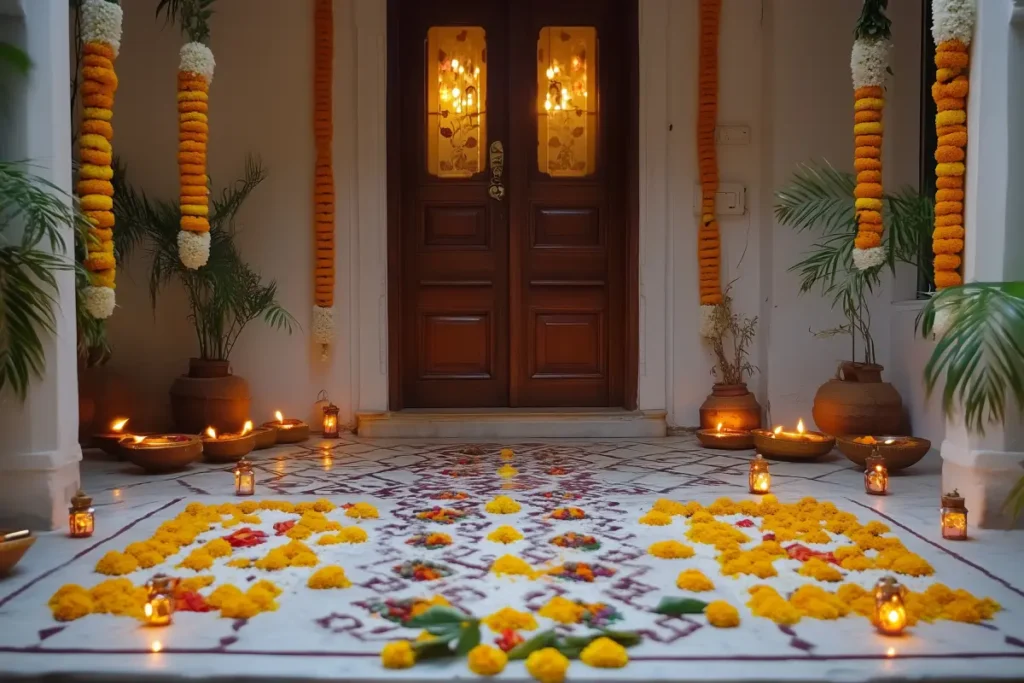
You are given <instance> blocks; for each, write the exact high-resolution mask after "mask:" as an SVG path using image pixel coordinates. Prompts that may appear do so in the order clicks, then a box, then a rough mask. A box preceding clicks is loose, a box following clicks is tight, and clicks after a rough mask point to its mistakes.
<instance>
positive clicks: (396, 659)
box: [349, 508, 416, 669]
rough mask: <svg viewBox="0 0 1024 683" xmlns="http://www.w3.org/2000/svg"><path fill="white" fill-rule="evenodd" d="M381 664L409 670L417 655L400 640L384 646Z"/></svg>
mask: <svg viewBox="0 0 1024 683" xmlns="http://www.w3.org/2000/svg"><path fill="white" fill-rule="evenodd" d="M349 509H351V508H349ZM380 663H381V664H383V665H384V668H385V669H408V668H410V667H411V666H412V665H413V664H415V663H416V654H415V653H414V652H413V650H412V645H411V644H410V643H409V641H408V640H398V641H395V642H393V643H387V644H385V645H384V649H382V650H381V651H380Z"/></svg>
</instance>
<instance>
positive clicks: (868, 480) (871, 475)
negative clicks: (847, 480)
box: [864, 446, 889, 496]
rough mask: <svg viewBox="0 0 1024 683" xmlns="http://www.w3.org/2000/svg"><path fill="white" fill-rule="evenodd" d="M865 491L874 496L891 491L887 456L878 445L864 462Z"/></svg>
mask: <svg viewBox="0 0 1024 683" xmlns="http://www.w3.org/2000/svg"><path fill="white" fill-rule="evenodd" d="M864 465H865V469H864V491H865V492H867V493H870V494H871V495H873V496H884V495H886V494H888V493H889V469H888V468H887V467H886V466H885V458H883V457H882V454H881V453H880V452H879V450H878V446H875V448H874V449H873V450H872V451H871V455H869V456H868V459H867V460H866V461H865V462H864Z"/></svg>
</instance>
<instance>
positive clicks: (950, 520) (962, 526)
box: [942, 489, 967, 541]
mask: <svg viewBox="0 0 1024 683" xmlns="http://www.w3.org/2000/svg"><path fill="white" fill-rule="evenodd" d="M942 537H943V538H945V539H946V540H949V541H966V540H967V506H966V505H965V504H964V499H963V496H961V495H960V493H959V492H958V491H957V490H956V489H953V493H947V494H946V495H944V496H942Z"/></svg>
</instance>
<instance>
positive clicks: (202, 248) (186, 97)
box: [178, 41, 216, 270]
mask: <svg viewBox="0 0 1024 683" xmlns="http://www.w3.org/2000/svg"><path fill="white" fill-rule="evenodd" d="M178 54H179V57H180V60H181V61H180V63H179V66H178V174H179V182H180V193H181V197H180V200H179V205H180V208H181V231H180V232H179V233H178V255H179V256H180V257H181V262H182V263H183V264H184V265H185V267H186V268H191V269H193V270H195V269H196V268H202V267H203V266H205V265H206V262H207V261H208V260H209V259H210V221H209V218H208V217H209V214H210V197H209V195H210V190H209V187H208V180H209V179H208V178H207V175H206V143H207V139H208V136H209V132H210V128H209V118H208V111H209V106H208V104H207V103H208V100H209V91H210V84H211V83H212V82H213V69H214V66H216V62H214V59H213V52H211V51H210V48H208V47H207V46H206V45H204V44H203V43H200V42H198V41H192V42H189V43H185V44H184V45H183V46H182V47H181V51H180V52H179V53H178Z"/></svg>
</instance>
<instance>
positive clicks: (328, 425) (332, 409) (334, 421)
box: [324, 403, 339, 439]
mask: <svg viewBox="0 0 1024 683" xmlns="http://www.w3.org/2000/svg"><path fill="white" fill-rule="evenodd" d="M338 412H339V408H338V406H336V405H334V404H333V403H329V404H328V405H326V406H324V438H325V439H337V438H338Z"/></svg>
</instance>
